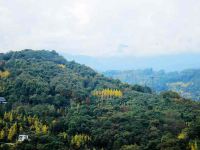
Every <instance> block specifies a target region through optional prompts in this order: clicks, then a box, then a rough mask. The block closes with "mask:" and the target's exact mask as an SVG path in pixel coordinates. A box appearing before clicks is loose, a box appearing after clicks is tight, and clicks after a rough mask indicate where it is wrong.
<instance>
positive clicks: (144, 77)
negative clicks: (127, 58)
mask: <svg viewBox="0 0 200 150" xmlns="http://www.w3.org/2000/svg"><path fill="white" fill-rule="evenodd" d="M104 75H105V76H107V77H112V78H114V79H120V80H121V81H123V82H127V83H130V84H139V85H147V86H149V87H151V88H152V89H153V90H155V91H157V92H162V91H166V90H172V91H176V92H178V93H179V94H181V95H182V96H184V97H186V98H192V99H194V100H200V78H199V77H200V69H187V70H183V71H180V72H178V71H176V72H165V71H163V70H160V71H154V70H153V69H145V70H127V71H106V72H104Z"/></svg>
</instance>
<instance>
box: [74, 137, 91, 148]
mask: <svg viewBox="0 0 200 150" xmlns="http://www.w3.org/2000/svg"><path fill="white" fill-rule="evenodd" d="M89 141H91V137H90V136H88V135H85V134H78V135H75V136H73V137H72V139H71V145H74V146H75V147H76V148H80V147H81V146H83V145H86V144H87V143H88V142H89Z"/></svg>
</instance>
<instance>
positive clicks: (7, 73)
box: [0, 70, 10, 78]
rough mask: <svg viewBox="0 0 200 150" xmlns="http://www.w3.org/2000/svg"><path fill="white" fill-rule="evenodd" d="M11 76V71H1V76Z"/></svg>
mask: <svg viewBox="0 0 200 150" xmlns="http://www.w3.org/2000/svg"><path fill="white" fill-rule="evenodd" d="M9 76H10V72H9V71H7V70H6V71H0V78H7V77H9Z"/></svg>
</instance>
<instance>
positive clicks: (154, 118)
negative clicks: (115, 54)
mask: <svg viewBox="0 0 200 150" xmlns="http://www.w3.org/2000/svg"><path fill="white" fill-rule="evenodd" d="M0 97H5V98H6V100H7V102H8V103H7V104H5V105H0V142H1V143H4V144H2V145H1V146H0V148H2V149H14V150H27V149H28V150H48V149H52V150H58V149H59V150H66V149H108V150H111V149H113V150H117V149H122V150H127V149H131V150H134V149H135V150H140V149H141V150H143V149H144V150H148V149H155V150H162V149H170V150H173V149H174V150H179V149H180V150H184V149H185V150H189V149H191V148H197V147H198V145H199V138H200V137H199V135H200V134H199V133H200V129H199V126H200V118H199V115H200V112H199V109H200V103H199V102H195V101H192V100H190V99H185V98H182V97H181V96H180V95H179V94H177V93H175V92H170V91H165V92H163V93H161V94H155V93H152V91H151V89H150V88H149V87H146V86H139V85H129V84H125V83H122V82H121V81H119V80H114V79H111V78H107V77H105V76H104V75H101V74H99V73H97V72H95V71H94V70H93V69H91V68H89V67H87V66H84V65H80V64H78V63H76V62H74V61H67V60H65V59H64V58H63V57H62V56H60V55H59V54H58V53H56V52H55V51H46V50H39V51H33V50H22V51H18V52H9V53H5V54H1V55H0ZM19 134H28V135H29V137H30V139H31V140H29V141H24V142H22V143H20V142H16V138H17V137H18V135H19ZM5 143H13V145H7V144H5Z"/></svg>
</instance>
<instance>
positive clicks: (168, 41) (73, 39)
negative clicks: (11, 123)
mask: <svg viewBox="0 0 200 150" xmlns="http://www.w3.org/2000/svg"><path fill="white" fill-rule="evenodd" d="M199 8H200V1H199V0H190V1H188V0H151V1H149V0H118V1H116V0H109V1H108V0H76V1H74V0H59V1H55V0H42V1H37V2H36V1H35V0H15V1H13V0H0V41H1V42H0V51H1V52H5V51H8V50H20V49H26V48H32V49H55V50H58V51H61V52H64V53H72V54H84V55H96V56H104V55H106V56H118V55H125V56H126V55H129V56H131V55H132V56H154V55H165V54H174V53H175V54H177V53H185V52H190V53H191V52H200V49H199V47H200V38H199V37H200V20H199V18H200V9H199Z"/></svg>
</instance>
